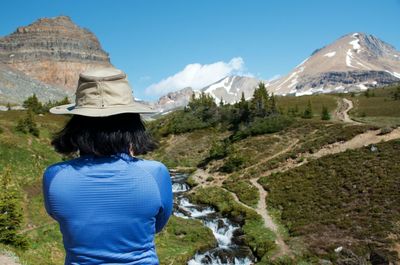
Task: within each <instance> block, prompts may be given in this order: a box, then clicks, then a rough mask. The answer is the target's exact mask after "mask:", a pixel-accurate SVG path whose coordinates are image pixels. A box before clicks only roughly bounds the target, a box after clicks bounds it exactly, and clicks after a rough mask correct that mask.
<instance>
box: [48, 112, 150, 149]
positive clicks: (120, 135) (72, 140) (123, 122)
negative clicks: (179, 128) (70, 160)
mask: <svg viewBox="0 0 400 265" xmlns="http://www.w3.org/2000/svg"><path fill="white" fill-rule="evenodd" d="M51 144H52V145H53V146H54V148H55V150H56V151H57V152H59V153H62V154H71V153H75V152H77V151H79V153H80V155H87V154H91V155H96V156H110V155H115V154H117V153H128V154H129V151H130V148H132V150H133V152H134V154H135V155H140V154H145V153H147V152H148V151H151V150H154V149H155V148H156V147H157V143H156V142H155V141H154V140H153V139H152V137H151V136H150V135H149V134H148V132H147V131H146V129H145V124H144V122H143V121H142V119H141V117H140V114H138V113H123V114H117V115H112V116H107V117H87V116H80V115H74V116H72V118H71V119H70V120H69V121H68V122H67V124H66V125H65V127H64V128H63V129H62V130H61V131H60V132H58V133H57V134H56V135H55V136H54V138H53V140H52V141H51Z"/></svg>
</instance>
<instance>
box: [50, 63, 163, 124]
mask: <svg viewBox="0 0 400 265" xmlns="http://www.w3.org/2000/svg"><path fill="white" fill-rule="evenodd" d="M75 96H76V97H75V103H74V104H66V105H61V106H56V107H53V108H51V109H50V112H51V113H53V114H75V115H82V116H90V117H104V116H111V115H116V114H121V113H155V112H157V110H156V109H154V108H153V107H151V106H149V105H147V104H144V103H142V102H140V101H135V100H134V96H133V89H132V87H131V86H130V85H129V83H128V79H127V76H126V74H125V73H124V72H122V71H121V70H119V69H116V68H112V67H108V68H101V69H93V70H88V71H85V72H83V73H81V74H80V75H79V81H78V87H77V89H76V93H75Z"/></svg>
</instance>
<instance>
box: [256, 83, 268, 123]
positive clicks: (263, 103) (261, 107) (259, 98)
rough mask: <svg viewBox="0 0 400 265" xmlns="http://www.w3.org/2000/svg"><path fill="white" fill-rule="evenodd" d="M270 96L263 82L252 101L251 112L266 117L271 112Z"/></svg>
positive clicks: (257, 88)
mask: <svg viewBox="0 0 400 265" xmlns="http://www.w3.org/2000/svg"><path fill="white" fill-rule="evenodd" d="M269 99H270V98H269V95H268V91H267V88H266V87H265V84H264V83H263V82H260V83H259V84H258V87H256V89H255V90H254V93H253V98H252V99H251V110H252V112H253V114H254V115H255V116H258V117H265V116H266V115H267V114H268V113H269V110H270V106H269Z"/></svg>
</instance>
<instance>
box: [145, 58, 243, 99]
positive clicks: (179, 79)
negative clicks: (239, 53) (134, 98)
mask: <svg viewBox="0 0 400 265" xmlns="http://www.w3.org/2000/svg"><path fill="white" fill-rule="evenodd" d="M244 70H245V68H244V61H243V59H242V58H241V57H235V58H232V59H231V60H230V61H229V62H227V63H226V62H222V61H220V62H216V63H212V64H203V65H202V64H199V63H194V64H188V65H186V66H185V68H184V69H183V70H182V71H180V72H178V73H176V74H174V75H172V76H169V77H167V78H165V79H163V80H161V81H160V82H158V83H154V84H151V85H150V86H149V87H147V88H146V90H145V92H146V93H147V94H155V95H163V94H165V93H168V92H171V91H175V90H178V89H181V88H185V87H192V88H193V89H201V88H203V87H205V86H207V85H209V84H212V83H214V82H216V81H218V80H220V79H222V78H224V77H225V76H228V75H233V74H237V75H246V76H251V74H249V73H244Z"/></svg>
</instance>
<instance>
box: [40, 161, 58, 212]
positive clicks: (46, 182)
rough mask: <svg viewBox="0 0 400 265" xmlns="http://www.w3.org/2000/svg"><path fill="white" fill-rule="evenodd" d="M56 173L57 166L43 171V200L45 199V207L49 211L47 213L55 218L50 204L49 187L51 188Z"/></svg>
mask: <svg viewBox="0 0 400 265" xmlns="http://www.w3.org/2000/svg"><path fill="white" fill-rule="evenodd" d="M55 173H56V170H55V167H54V166H53V167H48V168H47V169H46V171H45V172H44V173H43V179H42V190H43V201H44V207H45V209H46V211H47V213H48V214H49V215H50V216H51V217H52V218H53V219H55V217H54V215H53V213H52V211H51V206H50V201H49V189H50V182H51V180H52V179H53V177H54V174H55Z"/></svg>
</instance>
